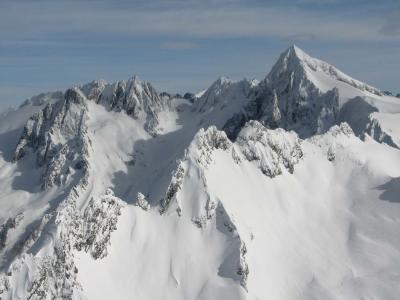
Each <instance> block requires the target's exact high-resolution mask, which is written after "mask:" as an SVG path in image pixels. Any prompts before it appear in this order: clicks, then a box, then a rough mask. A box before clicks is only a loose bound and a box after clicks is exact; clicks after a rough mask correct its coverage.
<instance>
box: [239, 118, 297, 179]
mask: <svg viewBox="0 0 400 300" xmlns="http://www.w3.org/2000/svg"><path fill="white" fill-rule="evenodd" d="M236 142H237V144H238V145H239V146H240V149H241V151H242V153H243V155H244V157H246V159H247V160H248V161H254V162H255V163H256V164H257V166H258V167H259V168H260V170H261V172H262V173H263V174H264V175H266V176H269V177H274V176H276V175H280V174H282V169H283V168H285V169H287V170H288V171H289V172H290V173H293V171H294V166H295V165H296V164H297V163H298V162H299V161H300V159H301V158H302V157H303V151H302V149H301V145H300V139H299V138H298V137H297V134H296V133H295V132H286V131H285V130H283V129H281V128H278V129H275V130H270V129H267V128H265V127H264V126H262V125H261V123H259V122H257V121H250V122H249V123H247V124H246V125H245V127H244V128H243V129H242V130H241V132H240V133H239V135H238V137H237V140H236Z"/></svg>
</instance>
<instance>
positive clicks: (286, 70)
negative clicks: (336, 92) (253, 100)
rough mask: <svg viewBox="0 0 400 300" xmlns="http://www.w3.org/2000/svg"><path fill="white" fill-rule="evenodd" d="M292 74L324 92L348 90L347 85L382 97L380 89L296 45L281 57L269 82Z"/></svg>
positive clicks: (271, 73) (270, 75)
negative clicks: (338, 88)
mask: <svg viewBox="0 0 400 300" xmlns="http://www.w3.org/2000/svg"><path fill="white" fill-rule="evenodd" d="M284 74H286V75H284ZM291 74H294V75H295V76H297V78H299V79H303V80H305V79H307V80H309V81H310V82H312V83H313V84H314V85H315V86H316V87H317V88H318V89H320V90H321V91H322V92H327V90H328V89H327V88H329V89H331V87H335V86H336V87H339V86H341V87H343V88H346V84H347V85H348V86H351V87H353V88H356V89H358V90H361V91H367V92H369V93H372V94H375V95H382V92H381V91H379V90H378V89H376V88H374V87H372V86H370V85H368V84H366V83H363V82H361V81H358V80H356V79H354V78H352V77H350V76H349V75H347V74H345V73H343V72H342V71H340V70H339V69H337V68H336V67H334V66H333V65H331V64H329V63H327V62H325V61H322V60H320V59H317V58H314V57H312V56H310V55H308V54H307V53H305V52H304V51H303V50H302V49H300V48H299V47H297V46H296V45H294V44H293V45H292V46H290V47H289V48H288V49H286V50H285V51H284V52H283V53H282V54H281V55H280V56H279V59H278V61H277V62H276V63H275V65H274V66H273V67H272V69H271V72H270V73H269V74H268V76H267V80H269V81H281V79H282V76H289V77H291V76H293V75H291ZM327 83H329V84H327Z"/></svg>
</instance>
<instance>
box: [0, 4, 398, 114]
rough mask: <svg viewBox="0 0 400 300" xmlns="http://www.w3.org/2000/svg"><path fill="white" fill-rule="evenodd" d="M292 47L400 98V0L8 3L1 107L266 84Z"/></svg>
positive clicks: (2, 20) (3, 7)
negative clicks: (100, 91)
mask: <svg viewBox="0 0 400 300" xmlns="http://www.w3.org/2000/svg"><path fill="white" fill-rule="evenodd" d="M293 43H295V44H296V45H298V46H299V47H300V48H302V49H303V50H305V51H306V52H307V53H309V54H310V55H312V56H315V57H318V58H321V59H323V60H325V61H328V62H330V63H332V64H334V65H335V66H337V67H338V68H340V69H342V70H343V71H344V72H346V73H348V74H349V75H352V76H353V77H355V78H357V79H359V80H362V81H365V82H367V83H369V84H372V85H374V86H376V87H378V88H381V89H385V90H391V91H394V92H400V76H399V74H400V72H399V70H400V1H399V0H380V1H370V0H365V1H361V0H347V1H346V0H319V1H317V0H283V1H278V0H273V1H261V0H203V1H195V0H174V1H168V0H155V1H149V0H147V1H144V0H139V1H135V0H131V1H127V0H124V1H118V0H100V1H97V0H82V1H80V0H79V1H78V0H30V1H29V0H21V1H20V0H0V107H5V106H8V105H17V104H19V103H20V102H22V101H23V100H24V99H26V98H27V97H29V96H31V95H33V94H37V93H39V92H42V91H50V90H57V89H65V88H67V87H69V86H72V85H76V84H80V83H84V82H88V81H91V80H93V79H99V78H104V79H106V80H108V81H114V80H120V79H127V78H129V77H131V76H132V75H134V74H137V75H139V77H141V78H142V79H144V80H148V81H150V82H152V83H153V84H154V86H155V87H156V88H157V89H158V90H159V91H163V90H166V91H169V92H185V91H193V92H196V91H199V90H202V89H204V88H206V87H207V86H208V85H209V84H210V83H211V82H212V81H214V80H215V79H216V78H217V77H219V76H222V75H224V76H229V77H231V78H233V79H241V78H243V77H247V78H258V79H261V78H263V77H264V76H265V75H266V74H267V73H268V72H269V70H270V68H271V66H272V64H273V63H274V62H275V61H276V59H277V57H278V56H279V54H280V53H281V52H282V51H284V50H285V49H286V48H287V47H288V46H290V45H291V44H293Z"/></svg>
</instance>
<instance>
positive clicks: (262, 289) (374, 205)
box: [0, 46, 400, 300]
mask: <svg viewBox="0 0 400 300" xmlns="http://www.w3.org/2000/svg"><path fill="white" fill-rule="evenodd" d="M399 295H400V99H399V98H396V97H393V96H390V95H388V93H384V92H382V91H380V90H379V89H377V88H374V87H372V86H369V85H367V84H365V83H362V82H360V81H358V80H356V79H353V78H351V77H350V76H348V75H346V74H344V73H343V72H341V71H340V70H338V69H337V68H335V67H333V66H332V65H330V64H328V63H326V62H323V61H321V60H319V59H315V58H312V57H310V56H309V55H307V54H306V53H304V52H303V51H302V50H301V49H299V48H298V47H296V46H292V47H290V48H289V49H287V50H286V51H285V52H284V53H282V54H281V55H280V57H279V59H278V61H277V62H276V64H275V65H274V66H273V68H272V70H271V71H270V73H269V74H268V75H267V76H266V77H265V78H264V79H262V80H261V81H256V80H251V81H249V80H242V81H237V82H235V81H231V80H229V79H227V78H219V79H218V80H217V81H215V82H214V83H213V84H212V85H211V86H210V87H209V88H208V89H207V90H205V91H204V92H201V93H199V94H196V95H194V94H189V93H188V94H186V95H185V96H184V97H181V96H179V95H175V96H173V95H170V94H168V93H166V92H163V93H159V92H158V91H157V90H156V89H155V88H154V87H153V86H152V85H151V84H150V83H148V82H145V81H141V80H140V79H139V78H138V77H136V76H135V77H133V78H132V79H129V80H126V81H125V80H124V81H118V82H115V83H107V82H106V81H104V80H98V81H93V82H91V83H88V84H84V85H82V86H77V87H73V88H70V89H68V90H66V91H65V92H51V93H44V94H40V95H38V96H35V97H32V98H31V99H28V100H26V101H25V102H24V103H23V104H22V105H21V106H20V107H19V108H17V109H12V110H9V111H8V112H4V113H3V114H2V115H1V116H0V298H1V299H146V300H147V299H155V300H156V299H171V300H172V299H173V300H179V299H199V300H200V299H229V300H234V299H399Z"/></svg>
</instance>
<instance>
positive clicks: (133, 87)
mask: <svg viewBox="0 0 400 300" xmlns="http://www.w3.org/2000/svg"><path fill="white" fill-rule="evenodd" d="M81 90H82V91H83V93H84V94H85V95H86V97H87V98H88V99H89V100H93V101H95V102H96V103H99V104H101V105H104V106H105V107H106V108H107V109H109V110H113V111H125V112H126V113H127V114H128V115H130V116H132V117H133V118H139V117H140V116H145V118H146V124H145V126H146V128H145V129H146V130H147V131H148V132H149V133H151V134H153V135H155V134H156V128H157V126H158V124H159V119H158V113H159V112H160V111H162V110H165V109H168V108H169V101H170V97H166V96H167V95H166V94H165V95H164V94H162V95H159V94H158V93H157V91H156V90H155V89H154V88H153V86H152V85H151V84H150V83H148V82H143V81H141V80H140V79H139V77H137V76H134V77H133V78H132V79H130V80H127V81H126V80H122V81H118V82H115V83H113V84H107V83H106V82H105V81H102V80H101V81H94V82H92V83H89V84H86V85H84V86H82V87H81Z"/></svg>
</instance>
